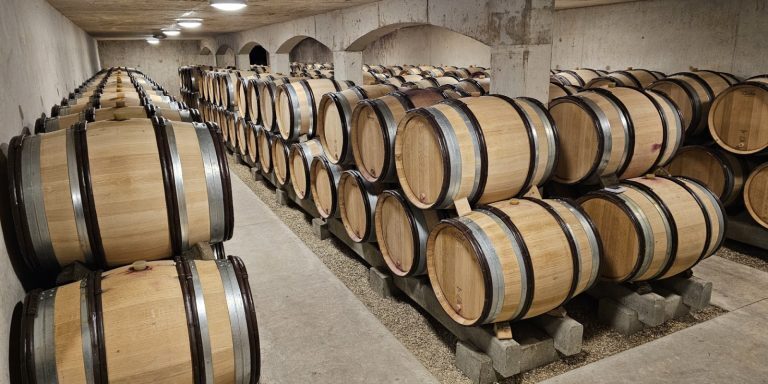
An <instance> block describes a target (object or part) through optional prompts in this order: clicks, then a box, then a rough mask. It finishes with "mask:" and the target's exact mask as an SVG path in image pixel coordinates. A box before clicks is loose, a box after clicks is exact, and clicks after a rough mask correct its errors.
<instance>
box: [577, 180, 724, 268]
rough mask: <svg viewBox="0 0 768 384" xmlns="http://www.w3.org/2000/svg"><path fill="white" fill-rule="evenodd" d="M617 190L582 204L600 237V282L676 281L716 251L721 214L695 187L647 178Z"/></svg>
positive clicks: (699, 186)
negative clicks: (604, 280) (679, 276)
mask: <svg viewBox="0 0 768 384" xmlns="http://www.w3.org/2000/svg"><path fill="white" fill-rule="evenodd" d="M619 187H620V188H618V189H617V188H611V189H603V190H599V191H596V192H591V193H588V194H587V195H585V196H584V197H582V198H581V199H580V204H581V206H582V208H584V211H585V212H586V213H587V215H588V216H589V217H590V218H591V219H592V221H593V222H594V224H595V227H596V228H597V232H598V233H599V234H600V240H601V242H602V249H603V256H602V260H601V267H600V276H601V277H602V278H604V279H606V280H609V281H614V282H636V281H646V280H654V279H663V278H667V277H671V276H675V275H677V274H679V273H681V272H684V271H686V270H688V269H690V268H692V267H693V266H694V265H696V264H697V263H698V262H699V261H701V260H703V259H705V258H707V257H709V256H710V255H712V254H713V253H714V252H715V251H717V249H718V248H719V247H720V244H721V243H722V241H723V239H724V234H725V216H724V214H725V213H724V209H723V207H722V206H721V205H720V201H719V200H718V199H717V196H715V195H714V194H713V193H712V192H711V191H710V190H709V189H707V188H706V187H705V186H704V185H703V184H701V183H699V182H698V181H695V180H693V179H688V178H673V177H663V176H655V177H654V176H646V177H643V178H635V179H629V180H625V181H623V182H622V183H620V184H619Z"/></svg>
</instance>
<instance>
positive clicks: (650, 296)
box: [589, 282, 666, 327]
mask: <svg viewBox="0 0 768 384" xmlns="http://www.w3.org/2000/svg"><path fill="white" fill-rule="evenodd" d="M589 293H590V294H591V295H592V296H595V297H598V298H603V297H609V298H611V299H613V300H614V301H616V302H617V303H619V304H621V305H623V306H625V307H627V308H629V309H632V310H633V311H635V312H637V318H638V319H639V320H640V321H641V322H643V324H645V325H648V326H651V327H655V326H657V325H660V324H661V323H663V322H664V317H665V306H666V304H665V302H664V298H663V297H661V296H659V295H657V294H655V293H653V292H651V293H646V294H643V295H640V294H638V293H637V292H635V291H633V290H631V289H629V288H627V287H626V286H624V285H621V284H614V283H609V282H600V283H598V284H597V285H596V286H595V287H594V288H592V289H591V290H590V291H589Z"/></svg>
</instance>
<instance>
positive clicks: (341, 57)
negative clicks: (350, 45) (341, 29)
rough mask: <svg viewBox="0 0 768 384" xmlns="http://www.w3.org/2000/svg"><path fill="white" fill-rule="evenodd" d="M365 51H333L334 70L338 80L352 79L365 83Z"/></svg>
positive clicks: (357, 82) (358, 83)
mask: <svg viewBox="0 0 768 384" xmlns="http://www.w3.org/2000/svg"><path fill="white" fill-rule="evenodd" d="M362 68H363V52H362V51H359V52H348V51H335V52H333V71H334V78H335V79H336V80H350V81H353V82H354V83H355V85H363V69H362Z"/></svg>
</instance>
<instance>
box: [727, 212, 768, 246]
mask: <svg viewBox="0 0 768 384" xmlns="http://www.w3.org/2000/svg"><path fill="white" fill-rule="evenodd" d="M725 237H726V238H728V239H731V240H735V241H738V242H740V243H744V244H747V245H751V246H753V247H758V248H761V249H765V250H768V229H765V228H763V227H762V226H760V225H758V224H757V223H755V221H754V220H753V219H752V217H751V216H749V213H747V212H741V213H740V214H738V215H731V216H728V226H727V227H726V231H725Z"/></svg>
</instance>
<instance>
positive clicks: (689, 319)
mask: <svg viewBox="0 0 768 384" xmlns="http://www.w3.org/2000/svg"><path fill="white" fill-rule="evenodd" d="M228 157H229V158H228V160H229V164H230V168H231V170H232V172H233V173H234V174H236V175H237V176H239V177H240V179H241V180H243V181H244V182H245V184H246V185H248V187H250V188H251V190H253V192H254V193H255V194H256V196H258V197H259V199H261V201H263V202H264V203H265V204H266V205H267V206H268V207H269V208H270V209H271V210H272V211H273V212H275V213H276V214H277V216H278V217H280V219H281V220H282V221H283V222H284V223H285V224H286V225H287V226H288V227H289V228H291V230H293V231H294V232H295V233H296V235H297V236H298V237H299V238H300V239H301V240H302V241H304V243H306V245H307V246H308V247H309V249H311V250H312V251H313V252H314V253H315V254H317V255H318V257H320V259H321V260H322V261H323V263H324V264H325V265H326V266H327V267H328V268H329V269H330V270H331V271H332V272H333V273H334V274H335V275H336V276H337V277H338V278H339V280H341V281H342V282H343V283H344V284H345V285H346V286H347V287H348V288H349V289H350V290H351V291H352V292H353V293H354V294H355V295H356V296H357V297H358V298H359V299H360V301H361V302H363V304H365V305H366V306H367V307H368V308H369V309H370V310H371V312H372V313H373V314H374V315H375V316H376V317H377V318H378V319H379V320H380V321H381V322H382V324H384V326H385V327H387V329H389V331H390V332H392V334H394V335H395V337H397V339H398V340H400V342H402V343H403V345H405V347H406V348H408V350H410V351H411V353H413V354H414V355H415V356H416V358H418V359H419V361H420V362H421V363H422V364H423V365H424V366H425V367H426V368H427V369H428V370H429V371H430V372H431V373H432V374H433V375H434V376H435V377H436V378H437V379H438V380H440V382H442V383H451V384H452V383H470V381H469V380H468V379H467V378H466V377H465V376H464V375H463V374H462V373H461V372H460V371H459V370H458V369H457V368H456V366H455V365H454V355H455V345H456V338H455V337H454V336H453V335H452V334H451V333H449V332H448V331H446V330H445V328H443V327H442V326H441V325H440V324H439V323H437V322H435V321H434V320H432V319H431V317H430V316H429V315H428V314H426V313H422V311H421V310H420V309H417V307H418V305H416V304H411V303H409V302H408V301H407V299H406V300H404V301H399V300H392V299H386V298H382V297H381V296H379V295H378V294H376V293H375V292H373V291H372V290H371V288H370V286H369V285H368V268H367V267H366V266H365V265H364V263H363V262H362V261H361V260H360V259H359V258H358V257H357V256H356V255H355V254H354V253H353V252H352V251H350V250H349V249H348V248H347V247H346V246H345V245H344V244H342V243H341V242H339V241H337V240H336V239H334V238H331V239H328V240H319V239H318V238H317V237H316V236H315V235H314V233H313V232H312V223H311V218H310V217H308V216H307V215H305V214H304V213H303V212H302V211H300V210H299V209H297V208H293V207H285V206H281V205H278V204H277V202H276V198H275V192H274V188H272V187H271V186H269V187H268V186H267V184H266V183H264V182H256V181H254V180H253V177H252V176H251V174H250V170H249V169H248V168H247V167H246V166H244V165H240V164H238V163H237V161H236V160H235V159H234V158H233V157H232V156H228ZM722 253H727V254H728V255H729V256H728V257H727V258H729V259H731V257H734V258H749V256H746V255H744V254H741V253H738V252H735V251H732V250H730V249H728V250H724V251H721V255H722ZM724 257H726V256H724ZM750 259H754V258H750ZM762 263H763V264H764V265H763V267H766V265H768V263H766V262H765V261H764V260H763V261H762ZM566 309H567V310H568V314H569V315H570V316H571V317H573V318H574V319H576V320H577V321H579V322H581V323H582V324H584V341H583V350H582V352H581V353H579V354H578V355H576V356H572V357H567V358H563V359H561V360H560V361H557V362H554V363H551V364H549V365H546V366H544V367H540V368H537V369H534V370H532V371H529V372H526V373H523V374H521V375H518V376H516V377H514V378H510V379H506V380H504V381H502V383H536V382H539V381H542V380H544V379H547V378H550V377H553V376H556V375H559V374H561V373H563V372H566V371H569V370H571V369H574V368H577V367H579V366H582V365H586V364H588V363H591V362H593V361H597V360H600V359H603V358H605V357H607V356H610V355H613V354H616V353H618V352H621V351H623V350H626V349H629V348H632V347H635V346H637V345H640V344H643V343H646V342H648V341H651V340H653V339H656V338H659V337H662V336H664V335H667V334H670V333H672V332H676V331H678V330H681V329H683V328H686V327H689V326H691V325H693V324H696V323H699V322H702V321H706V320H709V319H711V318H713V317H716V316H719V315H720V314H722V313H725V312H726V311H724V310H722V309H719V308H717V307H712V306H710V307H708V308H706V309H705V310H703V311H700V312H698V313H696V314H693V315H688V316H686V317H684V318H682V319H678V320H675V321H670V322H667V323H665V324H663V325H661V326H659V327H655V328H653V329H650V330H645V331H642V332H639V333H638V334H635V335H632V336H624V335H621V334H620V333H617V332H615V331H612V330H610V329H608V328H606V327H605V326H603V325H602V324H600V323H599V322H598V321H597V318H596V313H597V309H596V301H595V300H593V299H591V298H589V297H585V295H582V296H579V297H577V298H576V299H575V300H573V301H571V302H570V303H569V304H568V305H566Z"/></svg>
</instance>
